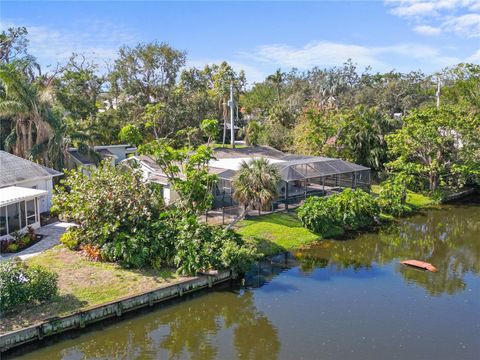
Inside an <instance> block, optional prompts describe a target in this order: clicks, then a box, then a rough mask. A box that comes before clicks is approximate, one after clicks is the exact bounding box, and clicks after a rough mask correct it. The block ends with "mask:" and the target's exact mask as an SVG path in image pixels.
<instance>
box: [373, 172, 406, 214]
mask: <svg viewBox="0 0 480 360" xmlns="http://www.w3.org/2000/svg"><path fill="white" fill-rule="evenodd" d="M407 183H408V177H407V176H406V175H403V174H395V175H393V176H392V177H390V178H389V179H387V180H385V181H384V182H382V183H381V184H380V188H381V190H380V193H379V194H378V198H377V202H378V205H379V206H380V210H381V211H382V212H383V213H385V214H389V215H393V216H402V215H405V214H408V213H409V212H411V211H412V208H411V207H410V206H408V205H407V204H406V201H407Z"/></svg>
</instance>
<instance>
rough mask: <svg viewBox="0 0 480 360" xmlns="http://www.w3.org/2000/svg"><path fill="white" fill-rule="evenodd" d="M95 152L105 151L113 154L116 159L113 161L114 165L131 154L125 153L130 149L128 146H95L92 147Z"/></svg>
mask: <svg viewBox="0 0 480 360" xmlns="http://www.w3.org/2000/svg"><path fill="white" fill-rule="evenodd" d="M94 148H95V149H96V150H99V149H107V150H108V151H110V152H111V153H112V154H114V155H115V156H116V157H117V159H115V162H116V163H119V162H120V161H122V160H125V159H126V158H127V157H128V156H127V155H129V154H133V152H132V151H127V149H129V148H130V146H117V145H112V146H108V145H106V146H95V147H94Z"/></svg>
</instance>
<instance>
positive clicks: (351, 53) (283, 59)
mask: <svg viewBox="0 0 480 360" xmlns="http://www.w3.org/2000/svg"><path fill="white" fill-rule="evenodd" d="M242 55H243V56H244V57H246V58H250V59H252V60H254V61H257V62H260V63H269V64H275V65H277V66H282V67H288V68H290V67H296V68H300V69H306V68H310V67H313V66H317V65H322V66H334V65H339V64H341V63H343V62H344V61H345V60H347V59H348V58H353V59H355V61H356V62H357V63H359V64H361V65H365V66H367V65H382V64H381V62H379V61H378V60H377V59H376V58H375V57H374V56H372V55H373V54H372V52H371V51H370V49H368V48H366V47H364V46H359V45H353V44H341V43H334V42H328V41H320V42H312V43H309V44H307V45H305V46H303V47H300V48H295V47H292V46H287V45H281V44H279V45H275V44H272V45H263V46H259V47H258V48H257V49H256V51H255V52H253V53H248V54H247V53H243V54H242Z"/></svg>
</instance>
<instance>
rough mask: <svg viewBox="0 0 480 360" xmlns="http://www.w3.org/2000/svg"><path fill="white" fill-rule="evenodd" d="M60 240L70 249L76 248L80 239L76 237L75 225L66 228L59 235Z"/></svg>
mask: <svg viewBox="0 0 480 360" xmlns="http://www.w3.org/2000/svg"><path fill="white" fill-rule="evenodd" d="M60 242H61V243H62V244H63V245H65V246H66V247H67V248H69V249H70V250H76V249H78V247H79V245H80V239H79V237H78V231H76V228H75V227H71V228H70V229H68V230H67V231H66V232H65V233H64V234H63V235H62V236H61V237H60Z"/></svg>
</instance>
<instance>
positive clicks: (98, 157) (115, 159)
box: [67, 144, 137, 173]
mask: <svg viewBox="0 0 480 360" xmlns="http://www.w3.org/2000/svg"><path fill="white" fill-rule="evenodd" d="M136 151H137V148H136V147H132V146H130V145H126V144H121V145H99V146H94V147H93V148H91V149H89V148H74V147H71V148H69V149H68V150H67V152H68V155H69V156H68V158H67V168H68V169H74V168H78V167H81V168H82V169H83V171H84V172H86V173H88V172H89V168H90V167H96V166H97V165H98V163H99V162H100V161H105V160H106V161H109V162H110V163H111V164H112V165H115V164H118V163H119V162H120V161H123V160H125V159H126V158H127V157H129V156H130V155H134V154H135V153H136Z"/></svg>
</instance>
